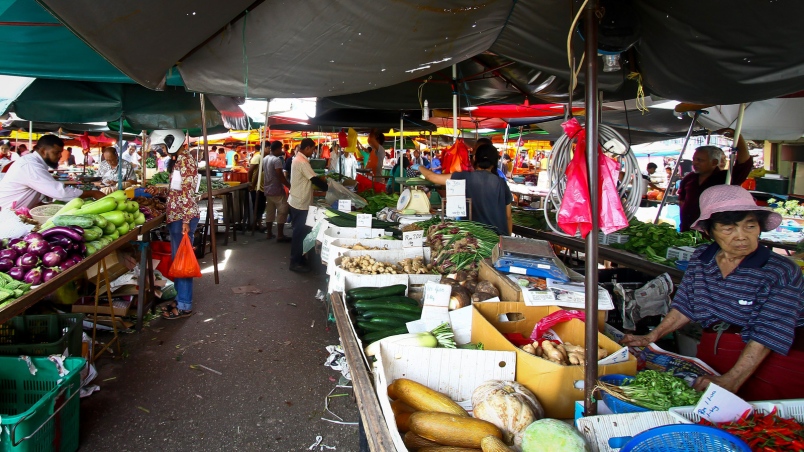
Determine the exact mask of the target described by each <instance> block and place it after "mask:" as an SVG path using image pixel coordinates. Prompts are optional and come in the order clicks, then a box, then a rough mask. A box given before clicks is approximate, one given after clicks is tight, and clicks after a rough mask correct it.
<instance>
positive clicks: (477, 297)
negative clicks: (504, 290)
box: [472, 292, 496, 303]
mask: <svg viewBox="0 0 804 452" xmlns="http://www.w3.org/2000/svg"><path fill="white" fill-rule="evenodd" d="M494 297H496V295H493V294H490V293H486V292H475V293H474V294H472V303H478V302H481V301H486V300H489V299H492V298H494Z"/></svg>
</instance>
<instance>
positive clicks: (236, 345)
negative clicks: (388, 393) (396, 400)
mask: <svg viewBox="0 0 804 452" xmlns="http://www.w3.org/2000/svg"><path fill="white" fill-rule="evenodd" d="M289 232H290V231H288V234H289ZM219 250H220V252H219V255H220V259H221V265H220V284H219V285H215V284H214V280H213V277H212V273H211V270H210V273H205V274H204V277H203V278H201V279H200V280H196V282H195V287H194V289H195V293H194V311H195V312H196V314H195V315H194V316H193V317H191V318H189V319H179V320H170V321H168V320H163V319H155V320H152V321H150V322H149V324H148V326H147V327H146V328H144V329H143V331H142V332H141V333H132V334H125V335H123V337H122V353H121V355H122V356H119V355H118V356H114V357H109V356H105V357H102V358H101V359H100V360H99V361H98V363H97V366H98V372H99V375H98V377H97V379H96V380H95V381H94V382H93V383H95V384H98V385H100V387H101V390H100V391H99V392H96V393H95V394H93V395H92V396H90V397H88V398H86V399H83V400H82V401H81V450H82V451H106V450H108V451H144V450H168V451H173V450H175V451H180V450H193V451H222V450H227V451H228V450H243V451H262V450H271V451H274V450H275V451H305V450H309V449H308V448H309V447H310V446H311V445H312V444H313V443H315V442H316V438H317V437H318V436H320V437H321V444H322V445H327V446H331V447H335V448H336V449H323V450H337V451H338V452H348V451H357V450H358V434H357V426H353V425H337V424H333V423H329V422H325V421H323V420H321V417H329V418H333V417H332V416H331V415H329V414H328V413H325V412H324V400H325V398H326V396H327V394H329V393H330V391H331V390H332V389H333V388H334V387H335V385H336V384H337V381H338V377H340V373H338V372H336V371H334V370H332V369H330V368H328V367H325V366H324V365H323V364H324V361H325V360H326V358H327V356H328V352H327V351H326V349H325V347H326V346H327V345H333V344H337V343H338V334H337V329H336V328H335V325H334V324H328V323H327V313H326V307H325V305H324V303H323V302H321V301H318V300H316V299H315V295H316V292H317V290H319V289H322V290H323V289H325V278H324V270H323V267H321V266H317V268H315V271H314V272H313V273H310V274H306V275H299V274H295V273H292V272H290V271H289V270H288V263H289V253H290V244H285V243H276V240H271V241H266V240H265V239H264V235H262V234H257V235H255V236H253V237H252V236H250V235H248V234H246V235H242V234H238V241H237V242H232V241H231V240H230V241H229V246H228V247H223V246H219ZM207 267H211V255H207V257H206V258H205V259H203V260H202V262H201V268H202V271H204V269H205V268H207ZM239 286H255V287H257V289H259V291H260V292H261V293H259V294H234V293H233V292H232V288H233V287H239ZM202 366H204V367H202ZM338 392H340V393H347V394H349V395H348V396H342V397H333V398H330V399H329V400H330V407H331V409H332V410H333V411H334V412H335V413H336V414H337V415H338V416H340V417H341V418H343V419H344V421H347V422H355V421H357V419H358V411H357V408H356V404H355V402H354V399H353V397H352V393H351V392H350V391H338ZM333 419H334V418H333ZM314 450H321V448H320V446H319V447H316V448H315V449H314Z"/></svg>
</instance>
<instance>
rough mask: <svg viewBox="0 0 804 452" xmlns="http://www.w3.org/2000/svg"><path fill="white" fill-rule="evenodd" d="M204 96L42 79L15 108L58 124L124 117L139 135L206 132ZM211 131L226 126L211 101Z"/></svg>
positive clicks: (22, 114) (180, 90)
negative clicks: (157, 131) (146, 132)
mask: <svg viewBox="0 0 804 452" xmlns="http://www.w3.org/2000/svg"><path fill="white" fill-rule="evenodd" d="M200 106H201V103H200V101H199V98H198V95H197V94H193V93H188V92H186V91H185V90H184V88H179V87H170V88H168V89H167V90H165V91H152V90H149V89H147V88H144V87H142V86H140V85H135V84H129V83H102V82H75V81H66V80H45V79H37V80H36V81H34V82H33V83H32V84H31V85H30V86H29V87H28V88H27V89H26V90H25V91H23V93H22V94H20V96H19V97H18V98H17V99H16V100H15V101H14V102H13V103H12V104H11V107H10V109H12V110H13V111H14V112H15V113H16V114H17V116H19V117H20V118H22V119H26V120H30V121H39V122H53V123H86V122H117V121H119V120H120V118H121V116H122V117H123V118H124V119H125V120H126V122H127V123H128V124H129V126H130V127H131V128H132V129H133V131H135V133H137V132H139V131H141V130H150V129H194V128H200V127H201V109H200ZM206 110H207V127H208V128H213V127H216V126H219V125H222V124H223V121H222V118H221V114H220V113H219V111H218V110H217V109H216V108H215V106H214V105H213V104H212V102H211V101H210V100H209V99H207V100H206Z"/></svg>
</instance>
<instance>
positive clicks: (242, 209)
mask: <svg viewBox="0 0 804 452" xmlns="http://www.w3.org/2000/svg"><path fill="white" fill-rule="evenodd" d="M249 187H250V184H249V183H248V182H245V183H241V184H240V185H233V186H231V187H226V188H220V189H217V190H212V197H213V198H216V197H220V198H221V199H222V201H223V224H224V238H223V245H224V246H226V245H228V244H229V230H231V231H232V240H233V241H235V242H236V241H237V231H236V229H237V228H238V227H240V228H242V230H243V231H245V230H246V229H247V228H248V225H247V224H246V218H247V217H248V218H250V217H251V210H252V207H253V206H252V205H251V202H250V201H249V196H248V195H247V193H248V191H247V190H248V188H249ZM235 196H237V199H238V202H237V203H235ZM208 198H209V195H208V194H207V193H204V194H202V195H201V199H202V200H204V199H208ZM235 204H237V209H235ZM213 218H214V215H213V212H210V211H209V209H207V215H206V218H205V219H204V234H203V235H202V237H203V238H202V242H201V243H202V249H204V250H206V236H207V232H209V231H211V230H212V229H210V228H211V227H212V223H213V222H212V221H211V219H213ZM214 232H217V226H215V230H214Z"/></svg>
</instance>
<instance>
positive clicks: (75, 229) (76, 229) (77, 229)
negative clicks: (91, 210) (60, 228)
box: [67, 226, 84, 235]
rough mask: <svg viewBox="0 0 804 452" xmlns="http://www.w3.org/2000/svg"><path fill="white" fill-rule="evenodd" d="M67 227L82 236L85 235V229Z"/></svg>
mask: <svg viewBox="0 0 804 452" xmlns="http://www.w3.org/2000/svg"><path fill="white" fill-rule="evenodd" d="M67 227H68V228H70V229H72V230H73V231H75V232H77V233H79V234H81V235H84V228H82V227H81V226H67Z"/></svg>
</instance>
